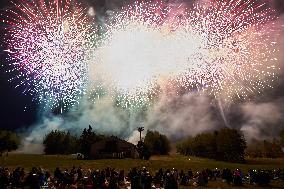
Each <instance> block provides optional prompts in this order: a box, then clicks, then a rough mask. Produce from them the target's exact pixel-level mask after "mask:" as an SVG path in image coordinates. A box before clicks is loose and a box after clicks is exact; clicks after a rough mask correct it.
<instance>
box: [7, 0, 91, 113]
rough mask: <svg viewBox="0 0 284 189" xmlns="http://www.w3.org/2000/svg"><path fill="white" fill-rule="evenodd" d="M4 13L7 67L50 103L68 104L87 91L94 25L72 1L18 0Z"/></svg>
mask: <svg viewBox="0 0 284 189" xmlns="http://www.w3.org/2000/svg"><path fill="white" fill-rule="evenodd" d="M13 3H14V6H15V8H13V9H9V10H7V11H6V12H5V18H4V20H3V22H4V23H5V25H7V28H6V29H7V31H8V32H7V34H6V36H5V37H6V41H7V44H8V45H7V49H6V52H7V53H8V61H9V62H10V66H11V67H12V68H11V69H10V70H9V72H16V73H17V75H16V76H15V77H13V78H12V79H11V81H14V80H16V81H17V82H19V83H18V85H17V87H19V86H24V87H25V90H24V93H25V94H31V95H33V96H34V98H36V99H37V100H38V101H39V102H40V103H43V104H44V105H45V106H47V107H51V108H56V107H60V108H61V109H65V108H67V107H68V106H70V105H74V104H76V103H78V100H79V99H80V96H82V95H83V94H84V92H85V85H86V83H87V80H88V78H87V74H86V73H87V72H88V64H87V59H88V52H89V47H90V46H89V39H90V38H91V34H90V33H91V32H90V30H91V29H92V28H91V25H90V24H89V22H88V17H87V15H86V12H87V11H86V10H85V9H84V8H81V6H80V4H78V3H76V2H74V1H72V0H54V1H48V2H47V1H43V0H38V1H37V0H34V1H27V0H24V1H20V2H18V3H17V2H13Z"/></svg>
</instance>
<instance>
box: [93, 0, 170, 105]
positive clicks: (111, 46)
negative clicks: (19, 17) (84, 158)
mask: <svg viewBox="0 0 284 189" xmlns="http://www.w3.org/2000/svg"><path fill="white" fill-rule="evenodd" d="M169 12H170V8H169V7H168V6H165V5H164V4H163V3H162V2H155V3H141V2H135V3H134V4H133V5H129V6H127V7H124V8H123V9H122V11H120V12H118V13H116V14H115V15H113V16H112V17H111V18H109V20H108V21H107V23H106V28H105V30H106V33H105V34H104V37H103V42H102V44H101V46H100V47H99V48H98V49H97V52H96V61H97V62H98V64H99V65H101V66H102V70H104V71H102V73H105V76H104V78H105V83H110V84H109V86H110V88H111V90H113V91H114V93H115V94H116V95H117V98H118V99H119V100H118V102H123V104H124V105H125V106H132V105H134V104H136V105H137V104H140V103H142V104H143V103H144V102H147V101H149V100H150V99H151V98H152V96H153V94H154V93H157V90H158V89H157V88H156V87H157V86H156V83H157V82H156V81H157V79H158V78H159V77H160V76H161V74H162V73H164V72H165V68H166V67H167V66H166V65H167V64H168V63H169V62H171V61H170V59H169V58H170V54H167V46H168V44H167V41H166V40H165V39H166V38H165V36H166V32H165V31H163V25H164V22H165V19H166V17H167V15H168V13H169ZM171 60H172V59H171ZM95 70H97V69H95Z"/></svg>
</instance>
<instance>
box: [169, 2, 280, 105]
mask: <svg viewBox="0 0 284 189" xmlns="http://www.w3.org/2000/svg"><path fill="white" fill-rule="evenodd" d="M183 16H184V17H183V18H182V19H177V18H176V22H174V23H173V24H172V25H173V26H174V28H175V31H174V33H175V34H174V35H175V41H176V43H178V44H179V46H175V48H176V49H174V50H173V51H176V52H178V55H177V57H180V58H179V59H178V60H179V61H177V64H176V66H177V69H176V71H177V72H176V73H175V74H173V75H172V76H171V78H172V80H174V81H175V83H177V84H178V85H179V86H181V87H182V88H186V89H188V90H189V91H190V90H192V89H194V88H197V89H198V90H199V91H205V92H209V94H213V95H214V96H215V97H216V98H219V97H222V98H225V99H228V100H230V99H232V98H234V97H236V96H237V97H238V98H242V99H246V98H249V96H250V94H253V95H254V94H255V93H260V91H262V90H263V89H264V88H266V87H268V86H269V83H271V80H273V78H274V77H275V74H274V72H275V71H276V69H275V66H274V64H275V58H273V59H271V60H270V58H269V57H273V56H275V51H277V50H276V43H275V38H276V36H277V35H276V33H277V29H276V27H275V25H274V23H273V20H275V19H276V18H277V17H276V16H275V11H274V10H272V9H270V8H269V7H267V6H266V4H265V3H257V2H255V1H253V0H248V1H243V0H228V1H209V2H207V3H203V4H198V3H197V4H195V5H194V6H193V8H192V9H190V10H188V11H186V12H185V13H184V14H183ZM186 46H188V47H187V48H186ZM184 60H186V61H184Z"/></svg>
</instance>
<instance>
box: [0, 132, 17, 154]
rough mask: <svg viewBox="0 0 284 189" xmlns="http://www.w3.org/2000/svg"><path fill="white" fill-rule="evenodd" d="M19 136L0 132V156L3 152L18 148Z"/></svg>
mask: <svg viewBox="0 0 284 189" xmlns="http://www.w3.org/2000/svg"><path fill="white" fill-rule="evenodd" d="M19 144H20V139H19V136H18V135H17V134H16V133H15V132H12V131H7V130H0V156H2V154H3V153H4V152H10V151H12V150H16V149H17V148H18V147H19Z"/></svg>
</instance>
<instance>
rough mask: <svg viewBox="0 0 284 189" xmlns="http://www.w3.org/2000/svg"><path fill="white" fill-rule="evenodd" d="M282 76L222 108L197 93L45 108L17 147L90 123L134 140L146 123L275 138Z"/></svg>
mask: <svg viewBox="0 0 284 189" xmlns="http://www.w3.org/2000/svg"><path fill="white" fill-rule="evenodd" d="M116 2H119V1H106V5H105V6H106V7H108V8H107V10H110V11H111V10H112V9H115V8H116V7H119V6H121V3H122V1H121V2H120V3H118V4H116ZM125 2H126V1H123V3H125ZM271 2H272V1H271ZM273 2H274V1H273ZM275 2H276V1H275ZM118 5H119V6H118ZM100 11H102V10H100ZM278 22H279V23H278ZM282 23H283V18H282V17H280V18H279V19H278V21H277V24H278V25H281V24H282ZM283 35H284V32H283V31H282V33H281V34H280V36H279V39H278V40H279V42H278V43H279V49H280V53H279V60H278V63H279V65H280V67H282V69H283V65H284V64H283V60H284V55H283V53H282V54H281V51H282V49H284V38H283ZM281 36H282V37H281ZM283 75H284V74H283V73H279V75H278V79H277V81H276V82H275V83H274V88H273V89H267V90H265V91H262V94H261V95H259V96H257V97H255V98H254V99H253V100H251V101H250V102H233V103H230V104H221V106H224V107H220V103H219V102H218V100H216V99H214V98H212V97H210V96H208V95H204V94H197V93H189V94H183V95H181V96H174V95H173V96H169V95H165V94H162V95H161V96H160V97H159V98H158V99H156V101H155V102H154V103H153V104H152V105H151V106H149V107H147V108H141V109H137V110H129V109H125V108H121V107H118V106H117V105H116V102H115V101H114V99H113V98H112V97H109V96H102V97H101V98H100V99H98V100H96V101H95V103H94V102H92V101H90V100H89V98H88V97H86V98H84V99H82V101H81V103H80V105H78V107H75V108H74V109H72V110H70V111H68V112H66V113H63V114H62V115H54V114H53V113H51V112H46V111H43V112H40V113H39V115H38V122H37V123H36V124H35V125H33V126H31V127H30V128H29V129H28V130H26V131H25V132H23V135H24V136H25V137H24V140H23V141H22V145H21V148H20V149H19V150H18V152H24V153H42V152H43V146H42V139H43V137H44V136H45V135H46V134H47V133H49V132H50V131H51V130H55V129H59V130H68V131H70V132H72V133H75V134H77V135H80V134H81V132H82V130H83V129H84V128H87V127H88V125H91V126H92V127H93V130H94V131H96V132H98V133H102V134H107V135H116V136H119V137H121V138H124V139H126V140H128V141H129V142H132V143H136V142H137V141H138V140H139V133H138V132H137V127H140V126H143V127H145V130H147V129H150V130H157V131H159V132H161V133H163V134H165V135H167V136H168V137H169V138H170V139H171V140H173V141H176V140H179V139H182V138H184V137H187V136H194V135H196V134H198V133H202V132H207V131H212V130H216V129H219V128H222V127H225V126H228V125H229V126H230V127H232V128H238V129H240V130H241V131H243V133H244V135H245V137H246V139H247V140H248V141H249V140H251V139H252V138H257V139H271V138H273V137H275V136H277V135H278V132H279V131H280V130H283V129H284V124H283V123H284V120H283V118H284V110H283V107H284V106H283V105H284V104H283V102H284V101H283V97H284V91H283V90H282V89H283V87H284V84H283V83H284V82H283V81H284V77H283ZM223 108H224V111H223ZM221 110H222V111H221ZM222 112H223V116H222ZM226 119H228V120H226ZM227 124H228V125H227ZM144 136H145V132H144V133H143V137H144Z"/></svg>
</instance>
